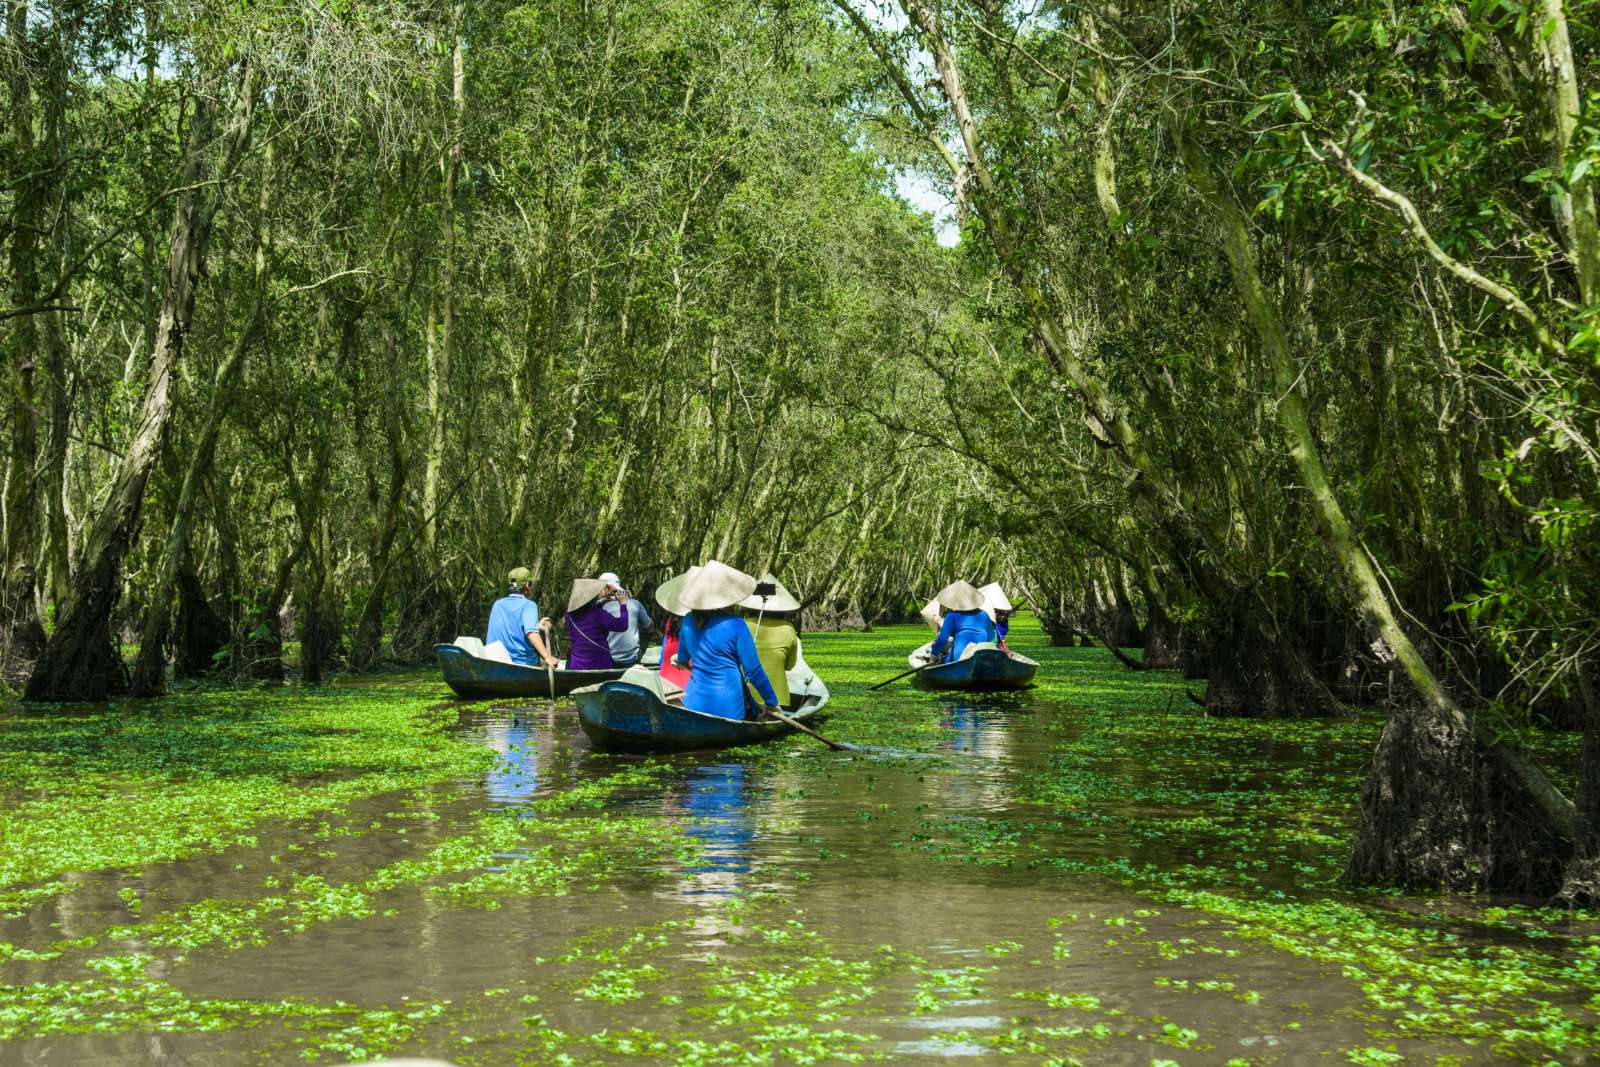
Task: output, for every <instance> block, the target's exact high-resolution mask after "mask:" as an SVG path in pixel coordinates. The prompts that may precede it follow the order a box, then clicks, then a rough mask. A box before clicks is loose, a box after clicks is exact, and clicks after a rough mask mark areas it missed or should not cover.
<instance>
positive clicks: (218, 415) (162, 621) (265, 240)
mask: <svg viewBox="0 0 1600 1067" xmlns="http://www.w3.org/2000/svg"><path fill="white" fill-rule="evenodd" d="M271 185H272V151H271V149H270V147H269V148H268V150H267V152H266V155H265V160H264V163H263V167H262V175H261V194H260V199H259V201H258V206H259V208H260V216H259V218H258V220H257V226H256V234H257V236H256V249H255V294H254V296H253V297H252V305H251V308H250V312H249V315H248V316H247V317H246V319H245V322H244V323H243V325H242V326H241V327H240V329H239V333H238V335H237V336H236V337H235V338H234V341H233V344H232V345H230V346H229V348H228V352H227V354H226V355H225V356H224V357H223V359H222V362H221V363H220V364H218V365H217V372H216V376H215V379H214V381H213V383H212V386H211V400H210V403H209V405H208V406H207V408H206V417H205V423H204V425H202V427H201V429H200V435H199V437H198V438H197V439H196V440H195V443H194V448H193V450H192V451H191V452H190V453H189V463H188V466H187V467H186V468H185V470H184V472H183V484H182V488H181V489H180V490H179V491H178V501H177V504H176V506H175V507H174V508H173V514H172V526H171V529H170V530H169V531H168V533H167V541H166V547H165V549H164V551H163V552H162V555H161V564H160V568H159V569H158V570H157V572H156V582H155V586H154V588H153V589H152V590H151V591H150V607H149V609H148V610H147V611H146V612H145V619H144V630H143V633H142V635H141V636H140V638H139V656H138V659H137V660H136V661H135V663H134V668H133V683H132V686H131V691H132V693H133V695H134V696H136V697H155V696H160V695H161V694H162V693H163V692H165V691H166V665H167V661H166V644H167V631H168V629H169V628H170V624H171V618H172V613H171V611H170V610H169V608H170V606H171V603H172V592H173V587H174V586H175V585H176V583H177V580H178V574H179V572H180V571H181V570H182V569H183V567H184V564H185V561H186V560H187V558H188V555H189V536H190V533H191V531H192V530H193V527H194V512H195V508H196V507H197V506H198V504H197V502H198V499H199V496H200V484H201V482H202V481H203V480H204V479H205V476H206V471H207V469H208V468H209V467H210V465H211V456H212V453H213V452H215V451H216V447H217V438H218V436H219V435H220V434H221V432H222V424H223V422H224V420H226V419H227V417H228V409H229V407H230V406H231V404H232V400H233V391H234V386H235V383H236V382H237V381H238V378H239V372H240V368H242V367H243V366H244V357H245V352H246V350H247V349H248V348H249V346H250V343H251V341H252V340H253V339H254V338H255V336H256V334H257V333H258V332H259V331H260V328H261V324H262V322H263V321H264V319H265V318H266V310H267V255H268V248H269V247H270V244H271V237H270V233H269V231H268V229H267V218H266V215H267V204H268V195H269V193H270V189H271Z"/></svg>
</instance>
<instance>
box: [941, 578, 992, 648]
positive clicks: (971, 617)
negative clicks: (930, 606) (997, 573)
mask: <svg viewBox="0 0 1600 1067" xmlns="http://www.w3.org/2000/svg"><path fill="white" fill-rule="evenodd" d="M939 606H940V607H942V608H944V622H943V623H941V624H940V626H939V636H938V637H936V638H934V641H933V648H932V649H930V650H929V651H930V654H931V655H932V657H933V662H935V663H954V662H955V661H956V660H958V659H960V658H961V653H963V652H965V651H966V650H967V646H968V645H970V644H977V643H983V642H993V641H994V640H995V638H996V636H997V634H996V633H995V629H994V622H993V621H992V620H991V619H990V618H989V616H988V615H987V614H986V613H985V612H984V610H983V594H982V593H980V592H978V591H977V590H976V589H974V588H973V587H972V583H971V582H965V581H955V582H951V583H950V584H949V585H947V586H945V587H944V588H943V589H941V590H939ZM947 650H948V651H949V653H950V654H949V656H948V657H946V656H945V654H944V653H945V652H946V651H947Z"/></svg>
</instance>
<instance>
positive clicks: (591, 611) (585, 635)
mask: <svg viewBox="0 0 1600 1067" xmlns="http://www.w3.org/2000/svg"><path fill="white" fill-rule="evenodd" d="M508 580H509V582H510V589H509V590H508V591H507V592H506V595H505V596H503V597H501V598H500V599H499V600H496V601H495V602H494V606H493V607H492V608H490V609H489V632H488V633H487V634H486V635H485V636H484V639H483V641H484V646H485V647H486V648H487V647H493V646H494V645H495V644H496V643H498V644H499V645H500V646H501V647H502V648H503V649H504V650H505V654H506V656H507V658H508V659H509V660H510V661H511V662H512V663H517V664H521V665H522V666H524V667H541V666H545V667H551V668H555V667H560V666H562V664H561V661H560V659H559V657H557V656H556V654H555V645H554V639H553V630H552V623H551V620H550V618H549V616H541V615H540V614H539V605H538V604H536V603H535V602H534V600H533V573H532V572H531V571H529V570H528V568H526V567H518V568H516V569H515V570H513V571H512V572H511V574H510V575H509V576H508ZM566 624H567V640H568V642H569V643H570V644H571V646H572V652H571V654H570V655H569V656H568V657H567V662H566V665H565V666H566V669H567V670H573V671H605V670H612V669H614V668H617V667H631V666H632V665H634V664H635V663H638V662H639V660H640V658H641V657H642V656H643V654H644V646H645V642H646V640H647V638H648V637H649V636H650V635H651V634H653V633H654V632H655V623H654V622H653V621H652V620H651V618H650V613H649V612H648V611H646V610H645V606H644V605H643V604H641V603H640V602H639V600H638V598H636V597H635V596H634V595H633V594H632V593H630V592H628V590H627V589H625V588H623V585H622V582H621V580H620V579H619V578H618V577H617V576H616V575H615V574H612V573H609V572H607V573H606V574H602V575H601V576H600V577H598V578H577V579H575V580H574V581H573V583H572V592H571V593H570V594H568V596H567V616H566Z"/></svg>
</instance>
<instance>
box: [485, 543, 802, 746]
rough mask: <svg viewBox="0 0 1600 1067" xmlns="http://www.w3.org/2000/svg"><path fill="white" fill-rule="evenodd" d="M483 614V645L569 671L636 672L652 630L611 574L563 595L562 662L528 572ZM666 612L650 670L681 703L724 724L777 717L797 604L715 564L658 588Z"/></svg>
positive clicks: (768, 579)
mask: <svg viewBox="0 0 1600 1067" xmlns="http://www.w3.org/2000/svg"><path fill="white" fill-rule="evenodd" d="M508 580H509V582H510V589H509V590H508V591H507V593H506V595H505V596H503V597H501V598H500V599H499V600H497V601H495V603H494V606H493V607H492V608H491V609H490V611H489V629H488V633H487V635H486V636H485V638H484V644H485V647H486V648H489V647H492V646H493V645H494V644H495V643H496V642H498V643H499V644H500V646H502V647H503V648H504V650H505V653H506V655H507V657H508V658H509V659H510V661H511V662H512V663H517V664H522V665H524V666H529V667H539V666H544V667H549V668H552V669H554V668H557V667H561V668H563V669H566V670H574V671H601V670H615V669H617V668H621V667H632V666H636V665H639V664H640V662H641V660H642V658H643V653H644V648H645V644H646V641H647V640H648V638H649V637H650V636H652V635H654V634H655V633H656V626H655V623H654V621H653V620H652V619H651V618H650V615H649V613H648V612H647V611H646V610H645V606H644V605H643V604H642V603H640V602H639V600H638V599H637V598H636V597H634V596H633V594H632V593H630V592H629V591H628V590H627V589H626V588H624V587H623V585H622V583H621V581H620V580H619V579H618V577H617V576H616V575H615V574H610V573H607V574H602V575H600V577H598V578H578V579H575V580H574V581H573V583H572V591H571V593H570V594H569V596H568V598H567V611H566V619H565V622H566V631H567V641H568V643H569V646H570V648H571V651H570V653H569V654H568V656H567V659H566V662H565V663H562V662H561V661H560V660H559V659H558V658H557V656H556V654H555V647H554V639H553V624H552V622H551V620H550V618H549V617H548V616H541V615H540V613H539V606H538V605H537V604H536V603H535V602H534V601H533V598H532V580H533V579H532V574H531V572H530V571H529V570H528V569H527V568H526V567H518V568H516V569H515V570H513V571H512V572H511V573H510V575H509V579H508ZM656 601H657V602H658V603H659V604H660V605H661V607H662V608H663V609H664V610H665V611H666V612H667V616H666V618H665V620H664V622H663V625H662V627H661V631H660V637H661V659H660V662H659V664H658V665H657V668H658V670H659V672H660V674H661V676H662V679H663V680H664V681H665V682H666V683H667V684H668V685H669V686H670V687H672V688H674V689H681V690H683V705H684V706H685V707H687V708H689V709H691V710H693V711H700V712H705V713H706V714H710V715H720V716H723V717H725V718H730V719H745V718H760V717H762V716H764V715H767V714H769V713H771V712H781V711H782V710H783V709H784V708H786V707H787V706H788V704H789V701H790V694H789V681H788V672H789V671H791V670H794V669H795V668H796V666H797V665H798V664H799V662H800V635H799V632H798V631H797V630H796V629H795V626H794V623H793V621H792V619H791V616H792V614H793V613H794V612H796V611H799V610H800V602H799V601H798V600H797V599H795V597H794V595H793V594H792V593H790V592H789V591H788V590H787V589H785V588H784V587H783V586H782V585H781V584H780V583H779V582H778V580H777V579H776V578H775V577H774V576H773V575H771V574H767V575H766V576H765V577H763V578H761V579H760V580H757V579H755V578H753V577H751V576H750V575H748V574H745V573H744V572H743V571H739V570H736V569H734V568H733V567H730V566H728V565H727V564H725V563H721V562H719V561H717V560H711V561H710V562H708V563H706V564H704V565H703V566H699V567H691V568H689V570H688V571H686V572H685V573H683V574H680V575H677V576H675V577H673V578H671V579H669V580H667V581H666V582H663V583H662V584H661V586H660V587H659V588H658V589H657V590H656Z"/></svg>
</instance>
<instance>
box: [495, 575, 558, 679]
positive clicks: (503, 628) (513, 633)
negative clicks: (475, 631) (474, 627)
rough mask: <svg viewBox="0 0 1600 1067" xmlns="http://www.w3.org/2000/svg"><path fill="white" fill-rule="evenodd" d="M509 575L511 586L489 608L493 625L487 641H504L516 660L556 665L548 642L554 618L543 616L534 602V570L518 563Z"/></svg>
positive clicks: (502, 642)
mask: <svg viewBox="0 0 1600 1067" xmlns="http://www.w3.org/2000/svg"><path fill="white" fill-rule="evenodd" d="M506 577H507V580H508V581H509V582H510V583H511V590H510V592H508V593H506V595H505V596H503V597H501V598H500V599H499V600H496V601H495V602H494V606H493V607H492V608H490V609H489V629H488V632H487V633H485V634H484V638H483V643H484V644H486V645H492V644H494V643H495V642H496V641H498V642H500V644H501V646H502V647H504V648H505V650H506V654H507V655H509V656H510V657H511V662H512V663H520V664H522V665H523V666H524V667H537V666H539V664H540V663H541V662H544V663H548V664H550V666H552V667H554V666H555V665H556V658H555V657H554V656H552V655H551V654H550V648H549V645H548V644H547V634H548V631H549V629H550V620H549V619H541V618H540V617H539V605H538V604H536V603H534V602H533V597H532V595H533V572H531V571H529V570H528V568H526V567H517V568H515V569H514V570H513V571H512V572H511V573H510V574H509V575H507V576H506Z"/></svg>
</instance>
